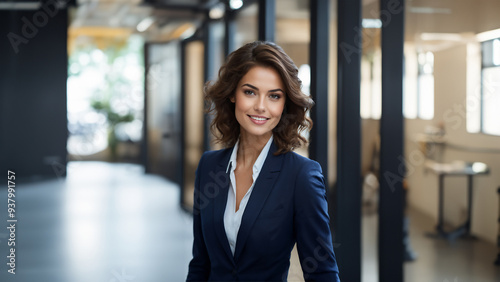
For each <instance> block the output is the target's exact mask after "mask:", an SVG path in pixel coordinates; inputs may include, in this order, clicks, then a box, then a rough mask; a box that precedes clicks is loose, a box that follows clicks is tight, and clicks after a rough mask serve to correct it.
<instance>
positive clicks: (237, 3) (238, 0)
mask: <svg viewBox="0 0 500 282" xmlns="http://www.w3.org/2000/svg"><path fill="white" fill-rule="evenodd" d="M242 6H243V1H242V0H230V1H229V7H230V8H231V9H233V10H238V9H239V8H241V7H242Z"/></svg>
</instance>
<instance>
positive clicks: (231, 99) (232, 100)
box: [229, 95, 236, 103]
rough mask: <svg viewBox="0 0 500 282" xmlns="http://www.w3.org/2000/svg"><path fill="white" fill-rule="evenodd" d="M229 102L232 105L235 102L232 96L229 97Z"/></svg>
mask: <svg viewBox="0 0 500 282" xmlns="http://www.w3.org/2000/svg"><path fill="white" fill-rule="evenodd" d="M229 101H231V103H234V102H235V101H236V100H235V99H234V95H233V96H231V97H229Z"/></svg>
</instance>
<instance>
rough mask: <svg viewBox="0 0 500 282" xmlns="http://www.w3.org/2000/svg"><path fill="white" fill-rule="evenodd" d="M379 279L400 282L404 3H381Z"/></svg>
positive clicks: (384, 0)
mask: <svg viewBox="0 0 500 282" xmlns="http://www.w3.org/2000/svg"><path fill="white" fill-rule="evenodd" d="M380 3H381V5H380V16H381V20H382V23H383V26H382V117H381V120H380V177H379V179H380V202H379V237H378V242H379V280H380V281H403V279H404V277H403V250H404V248H403V185H402V184H403V183H402V181H403V178H404V175H405V167H404V163H402V162H401V161H400V159H403V158H402V157H403V156H404V153H403V152H404V151H403V134H404V131H403V122H404V120H403V73H404V72H403V70H404V68H403V48H404V23H405V22H404V0H381V1H380Z"/></svg>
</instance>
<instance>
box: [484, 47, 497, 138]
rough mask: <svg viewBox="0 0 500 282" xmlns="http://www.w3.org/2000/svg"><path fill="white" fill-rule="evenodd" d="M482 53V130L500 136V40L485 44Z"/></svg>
mask: <svg viewBox="0 0 500 282" xmlns="http://www.w3.org/2000/svg"><path fill="white" fill-rule="evenodd" d="M481 53H482V64H481V68H482V70H481V119H480V130H481V132H483V133H486V134H491V135H499V136H500V122H499V121H500V111H499V109H500V39H498V38H497V39H494V40H489V41H485V42H483V43H482V44H481Z"/></svg>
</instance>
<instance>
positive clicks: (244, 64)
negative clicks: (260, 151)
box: [204, 41, 314, 155]
mask: <svg viewBox="0 0 500 282" xmlns="http://www.w3.org/2000/svg"><path fill="white" fill-rule="evenodd" d="M255 66H262V67H271V68H273V69H275V70H276V71H277V72H278V73H279V75H280V77H281V80H282V81H283V84H284V85H285V94H286V95H285V96H286V100H285V107H284V110H283V114H282V116H281V119H280V121H279V123H278V125H276V127H275V128H274V129H273V136H274V141H275V142H276V145H277V147H278V150H277V151H276V153H275V154H276V155H278V154H283V153H286V152H289V151H292V150H293V149H295V148H298V147H300V146H301V145H303V144H307V140H306V139H305V138H304V137H303V136H301V135H300V133H301V132H302V131H304V130H306V129H307V130H310V129H311V128H312V126H313V122H312V120H311V119H310V118H309V117H307V116H306V113H307V111H308V110H310V109H311V107H312V106H313V105H314V101H313V100H312V99H311V98H310V97H309V96H308V95H306V94H304V93H303V92H302V90H301V86H302V81H301V80H300V79H299V77H298V73H299V71H298V69H297V66H296V65H295V64H294V63H293V61H292V59H290V57H289V56H288V55H287V54H286V53H285V52H284V51H283V49H282V48H281V47H280V46H278V45H276V44H275V43H272V42H266V41H255V42H251V43H248V44H246V45H244V46H242V47H240V48H239V49H238V50H236V51H234V52H232V53H231V54H229V56H228V57H227V60H226V63H225V64H223V65H222V66H221V68H220V70H219V77H218V79H217V81H216V82H214V83H212V82H207V84H206V85H205V89H204V91H205V101H206V105H208V109H207V112H208V113H210V112H211V113H213V114H214V118H213V120H212V123H211V126H210V129H211V131H212V133H213V134H214V136H215V138H216V139H215V140H216V141H217V142H218V143H222V144H223V145H224V146H226V147H232V146H234V145H235V144H236V141H237V140H238V137H239V135H240V125H239V123H238V121H237V120H236V117H235V105H234V103H232V102H231V101H230V98H231V97H233V96H234V95H235V91H236V88H237V86H238V83H239V81H240V80H241V78H242V77H243V76H244V75H245V74H246V73H247V72H248V71H249V70H250V69H251V68H253V67H255Z"/></svg>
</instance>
